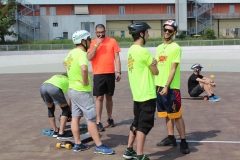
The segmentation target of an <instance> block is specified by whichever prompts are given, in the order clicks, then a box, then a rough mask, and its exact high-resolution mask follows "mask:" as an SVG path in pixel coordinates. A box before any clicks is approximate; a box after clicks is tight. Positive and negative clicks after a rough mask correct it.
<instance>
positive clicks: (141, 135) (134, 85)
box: [123, 22, 158, 160]
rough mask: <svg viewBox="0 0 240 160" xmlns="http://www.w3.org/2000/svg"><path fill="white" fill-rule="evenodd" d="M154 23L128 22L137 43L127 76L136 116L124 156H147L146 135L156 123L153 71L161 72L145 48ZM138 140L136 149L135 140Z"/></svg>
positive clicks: (139, 158) (141, 158) (139, 159)
mask: <svg viewBox="0 0 240 160" xmlns="http://www.w3.org/2000/svg"><path fill="white" fill-rule="evenodd" d="M150 28H151V27H150V26H149V25H148V24H147V23H145V22H135V23H133V24H131V25H129V26H128V29H129V33H130V34H131V35H132V37H133V40H134V44H133V45H132V46H131V47H130V48H129V50H128V77H129V83H130V88H131V91H132V95H133V100H134V106H133V108H134V109H133V110H134V111H133V112H134V120H133V123H132V125H131V126H130V133H129V139H128V146H127V149H126V150H125V153H124V154H123V157H124V158H125V159H132V158H134V159H136V160H148V158H147V156H146V155H144V154H143V148H144V143H145V139H146V135H147V134H148V133H149V132H150V130H151V129H152V127H153V126H154V115H155V111H156V92H155V84H154V75H158V69H157V66H156V64H157V61H156V60H155V59H154V57H153V56H152V54H151V53H150V52H149V51H148V50H147V49H146V48H143V46H144V45H145V43H146V41H147V39H148V37H149V34H148V29H150ZM135 139H136V140H137V153H136V152H135V151H134V150H133V143H134V141H135Z"/></svg>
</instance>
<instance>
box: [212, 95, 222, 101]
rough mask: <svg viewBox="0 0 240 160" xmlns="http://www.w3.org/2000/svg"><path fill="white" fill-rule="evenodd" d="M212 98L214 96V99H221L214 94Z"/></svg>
mask: <svg viewBox="0 0 240 160" xmlns="http://www.w3.org/2000/svg"><path fill="white" fill-rule="evenodd" d="M213 98H214V99H217V100H220V99H221V98H220V97H218V96H216V95H214V96H213Z"/></svg>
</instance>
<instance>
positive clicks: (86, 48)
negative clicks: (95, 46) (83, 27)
mask: <svg viewBox="0 0 240 160" xmlns="http://www.w3.org/2000/svg"><path fill="white" fill-rule="evenodd" d="M84 41H85V44H86V45H85V46H84V45H83V44H82V43H81V45H82V46H83V48H84V49H85V51H86V52H87V51H88V47H87V40H85V39H84Z"/></svg>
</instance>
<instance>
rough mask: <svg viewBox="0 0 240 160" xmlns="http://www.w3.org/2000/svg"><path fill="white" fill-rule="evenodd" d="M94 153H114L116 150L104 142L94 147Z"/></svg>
mask: <svg viewBox="0 0 240 160" xmlns="http://www.w3.org/2000/svg"><path fill="white" fill-rule="evenodd" d="M94 153H101V154H113V153H115V151H114V150H112V149H110V148H108V147H107V146H105V145H104V144H102V145H100V146H96V147H95V148H94Z"/></svg>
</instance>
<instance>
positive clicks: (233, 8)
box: [229, 5, 235, 13]
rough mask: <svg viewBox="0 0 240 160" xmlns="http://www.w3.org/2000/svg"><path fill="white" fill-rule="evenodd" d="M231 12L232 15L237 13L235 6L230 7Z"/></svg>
mask: <svg viewBox="0 0 240 160" xmlns="http://www.w3.org/2000/svg"><path fill="white" fill-rule="evenodd" d="M229 12H230V13H235V6H234V5H230V6H229Z"/></svg>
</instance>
